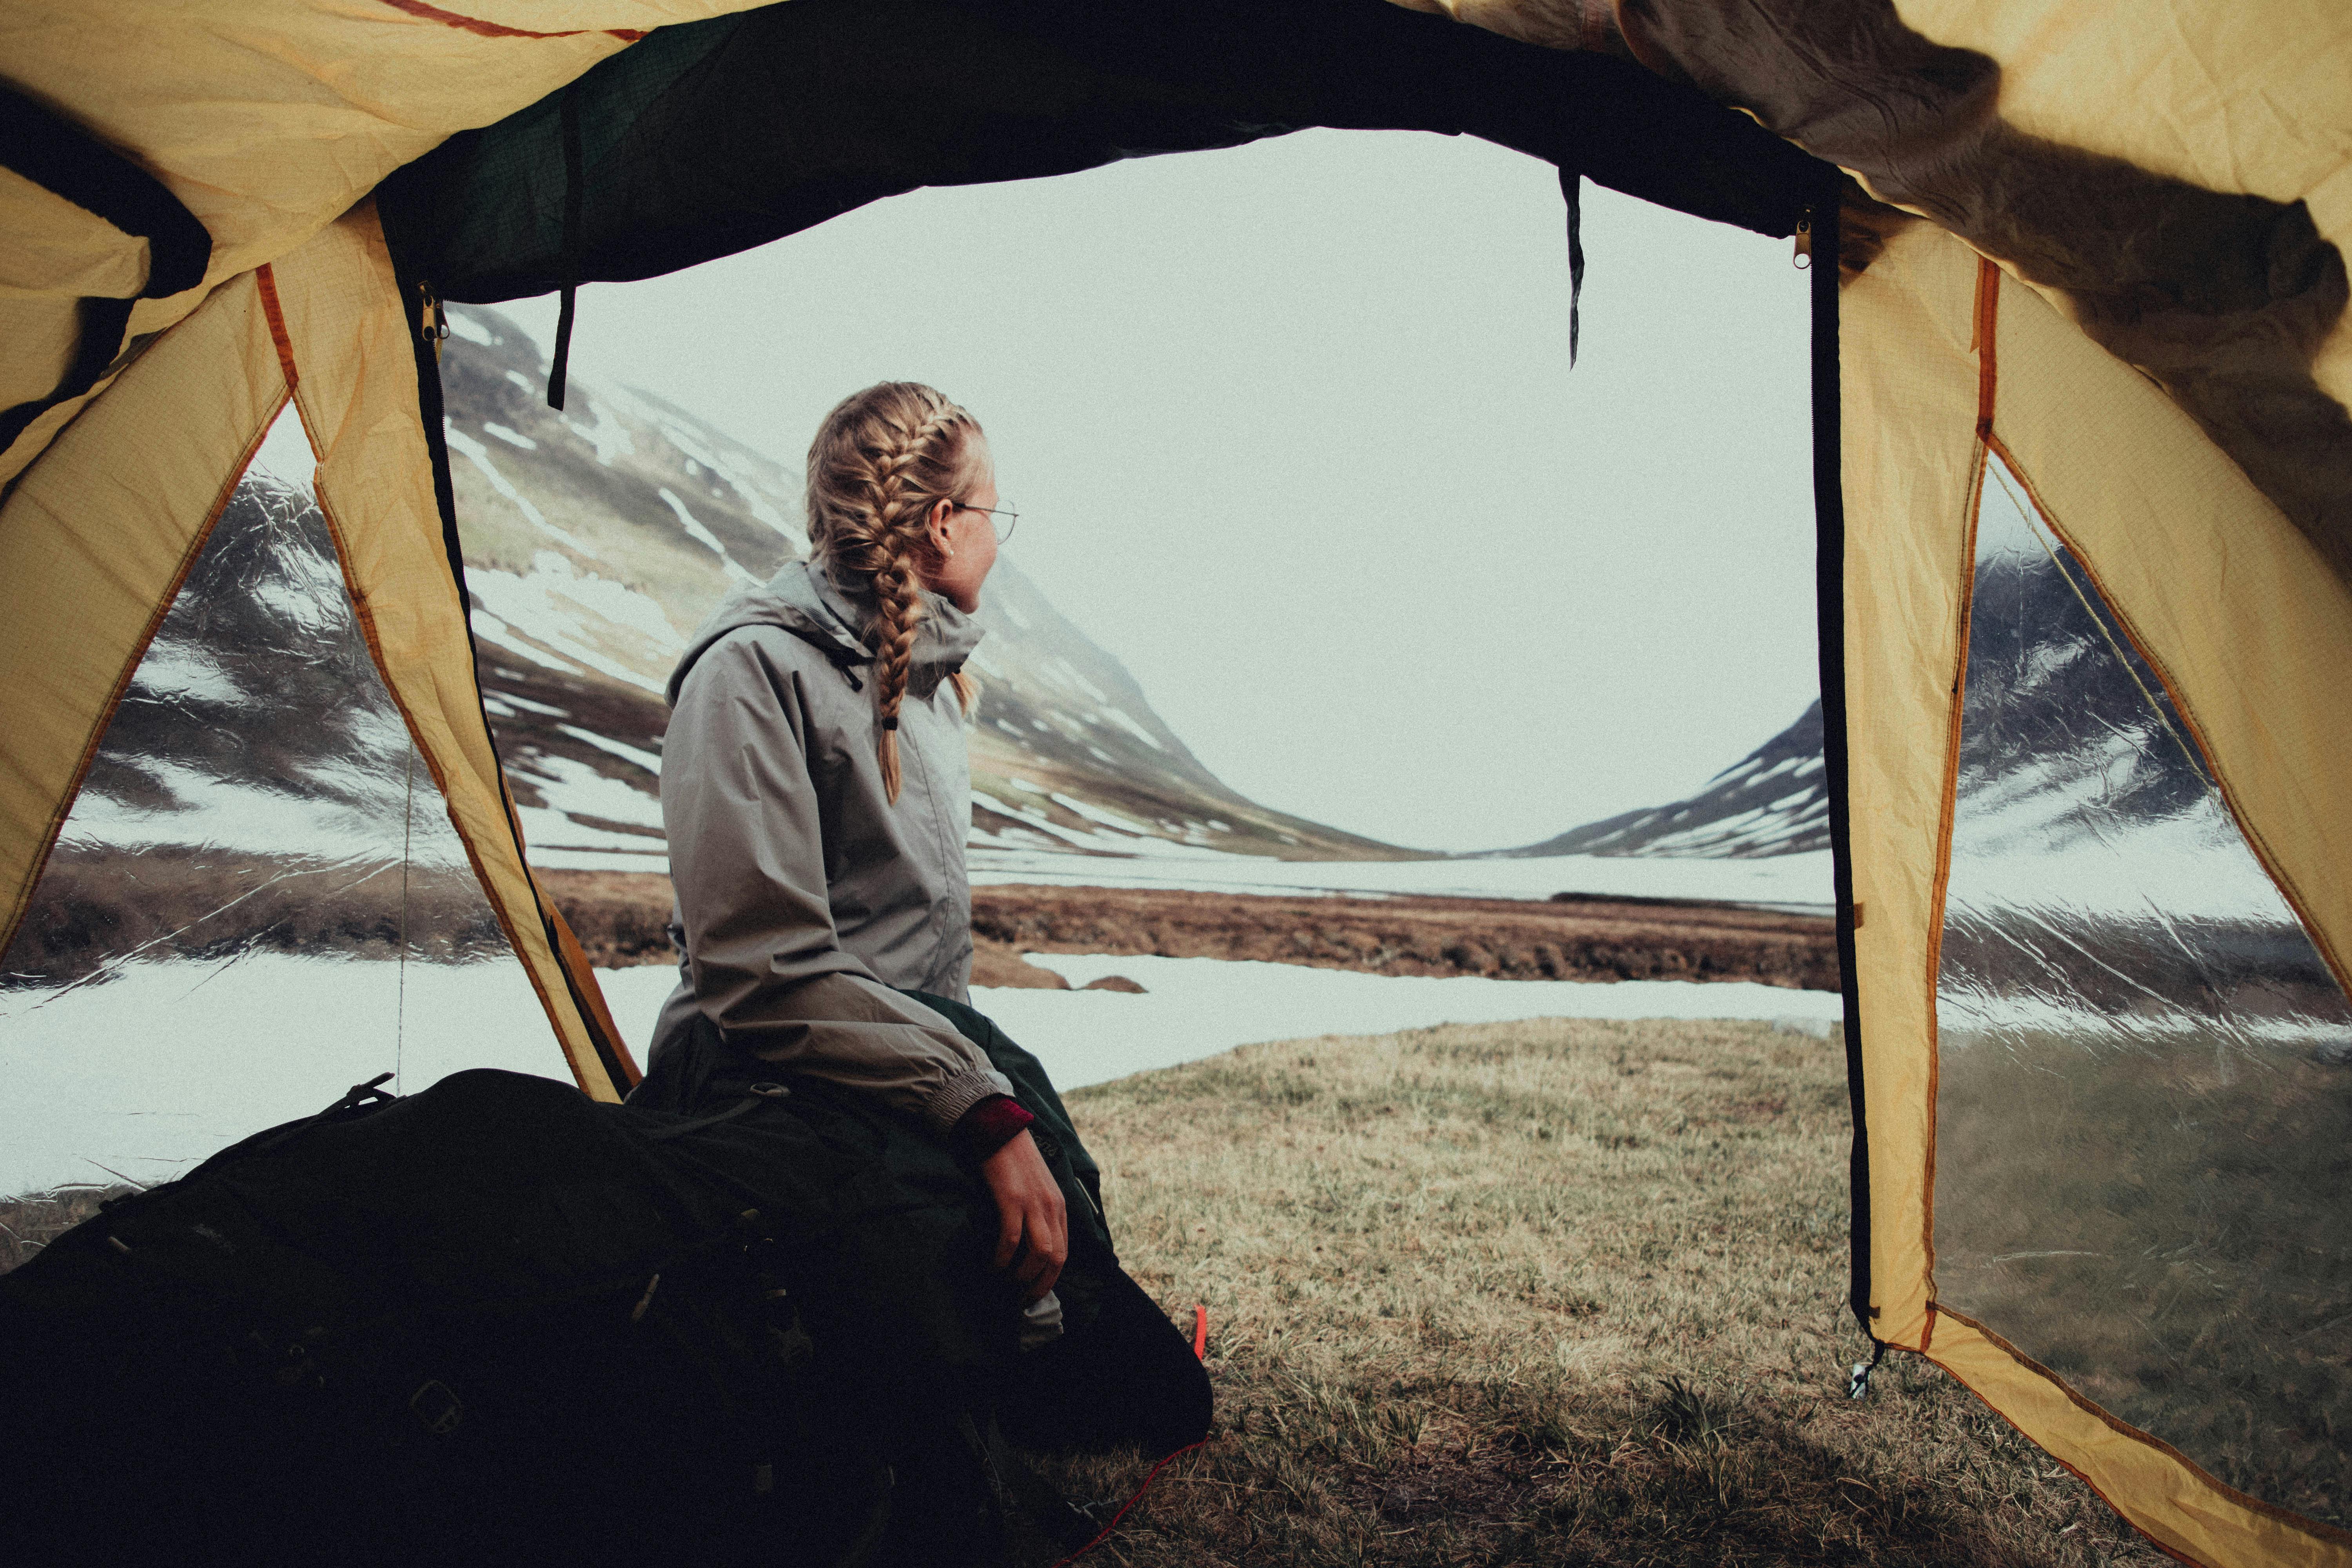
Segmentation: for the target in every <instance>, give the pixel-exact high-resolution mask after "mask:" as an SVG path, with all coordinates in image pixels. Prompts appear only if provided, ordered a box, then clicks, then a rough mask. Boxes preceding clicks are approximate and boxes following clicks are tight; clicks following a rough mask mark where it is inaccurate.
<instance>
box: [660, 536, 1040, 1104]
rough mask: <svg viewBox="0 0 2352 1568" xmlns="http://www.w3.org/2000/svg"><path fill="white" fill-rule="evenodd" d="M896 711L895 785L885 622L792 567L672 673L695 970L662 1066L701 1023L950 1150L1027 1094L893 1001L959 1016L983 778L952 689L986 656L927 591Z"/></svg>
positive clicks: (674, 805) (689, 973) (671, 768)
mask: <svg viewBox="0 0 2352 1568" xmlns="http://www.w3.org/2000/svg"><path fill="white" fill-rule="evenodd" d="M923 600H924V608H925V610H926V612H927V613H926V615H925V616H924V618H923V620H922V622H921V623H920V626H919V628H918V631H917V635H916V639H915V647H914V656H913V667H912V668H911V669H910V670H909V672H908V682H907V696H906V700H905V702H904V704H903V705H902V707H901V709H900V711H899V715H898V752H899V764H900V776H901V781H902V785H903V787H902V790H901V793H900V795H899V797H898V804H897V805H891V804H890V803H889V802H888V801H887V799H885V797H884V795H883V791H882V767H881V761H880V758H879V756H878V755H877V751H876V741H877V728H876V726H877V717H876V713H875V708H874V689H873V681H872V675H873V670H872V665H873V658H874V656H873V652H872V650H871V649H869V648H868V647H866V644H865V642H864V641H863V640H862V639H861V638H860V637H859V636H858V628H859V627H860V626H863V625H865V623H866V616H867V614H868V612H869V611H870V608H871V604H872V601H871V599H870V598H867V599H866V600H864V602H862V603H861V602H860V600H859V598H858V597H857V596H855V595H850V594H847V593H845V592H844V591H843V590H842V589H841V588H840V587H839V586H838V585H836V584H835V583H834V582H833V581H832V580H831V579H830V578H829V577H828V576H827V575H826V574H825V573H824V570H823V569H822V568H820V567H817V566H815V565H814V564H812V563H807V562H797V561H796V562H793V563H790V564H789V565H787V566H785V567H784V569H783V570H782V571H781V572H779V573H777V574H776V575H775V576H774V577H773V578H772V579H771V580H770V581H769V582H767V583H765V584H761V586H759V587H756V588H739V589H737V590H736V591H735V592H733V593H732V594H730V595H728V597H727V599H726V601H725V602H724V603H723V604H721V605H719V609H718V610H717V611H716V612H715V613H714V614H712V616H710V618H709V620H707V621H705V622H704V623H703V624H702V626H701V627H700V628H699V629H698V631H697V632H696V633H695V634H694V637H693V638H692V640H691V642H690V643H689V644H688V647H687V650H686V656H685V657H684V658H681V659H679V660H678V665H677V672H676V673H675V674H673V675H672V676H671V677H670V680H669V701H670V720H669V732H668V737H667V740H666V741H665V742H663V751H662V773H661V795H662V822H663V825H664V826H665V827H666V828H667V830H668V833H669V865H670V879H671V881H672V882H673V884H674V885H675V887H676V889H677V906H676V909H675V910H674V911H673V912H672V914H671V916H670V927H669V934H670V941H671V942H674V943H675V944H676V945H677V949H678V952H679V953H680V954H681V955H682V956H681V957H680V960H679V963H678V975H679V979H678V986H677V990H676V991H674V992H672V993H671V994H670V996H669V1000H668V1001H667V1002H666V1003H664V1004H663V1006H662V1013H661V1021H660V1023H659V1025H658V1026H656V1030H655V1034H654V1044H653V1055H654V1056H655V1057H656V1058H658V1057H659V1056H660V1055H661V1054H662V1053H663V1052H665V1051H667V1050H672V1049H676V1048H678V1047H679V1046H680V1043H681V1042H682V1041H683V1040H684V1039H685V1038H686V1037H688V1034H689V1033H690V1032H692V1031H693V1029H694V1028H695V1026H696V1020H697V1018H698V1017H699V1018H707V1019H709V1021H710V1023H711V1024H713V1025H715V1026H717V1028H718V1031H719V1037H720V1038H721V1039H723V1040H724V1041H725V1042H726V1043H727V1044H728V1045H729V1046H730V1047H736V1048H739V1049H741V1050H745V1051H748V1052H750V1053H751V1054H752V1055H753V1056H756V1057H758V1058H761V1059H762V1060H766V1061H772V1062H774V1063H776V1064H777V1065H778V1066H779V1067H781V1068H784V1069H785V1070H787V1071H790V1072H796V1073H807V1074H810V1075H813V1076H814V1077H818V1078H822V1079H829V1080H831V1081H833V1082H835V1083H839V1084H843V1085H845V1086H848V1087H851V1088H854V1089H860V1090H863V1091H866V1092H868V1093H872V1094H875V1095H877V1096H879V1097H880V1098H881V1099H882V1100H883V1101H884V1102H885V1103H887V1104H889V1105H891V1106H893V1107H894V1108H896V1109H898V1110H905V1111H908V1112H909V1113H910V1114H914V1115H917V1116H919V1117H921V1118H922V1119H923V1121H926V1122H928V1123H929V1125H930V1126H931V1127H932V1128H933V1129H934V1130H935V1131H938V1132H940V1133H941V1134H945V1133H946V1131H948V1130H949V1129H950V1128H951V1127H953V1126H954V1125H955V1123H956V1121H957V1120H958V1119H959V1118H960V1117H961V1116H962V1115H963V1113H964V1112H965V1111H967V1110H970V1109H971V1107H972V1106H973V1105H974V1104H975V1103H976V1102H978V1101H979V1100H982V1098H984V1097H985V1096H988V1095H991V1094H1006V1093H1010V1092H1011V1091H1012V1086H1011V1085H1010V1084H1009V1083H1007V1082H1006V1081H1005V1080H1004V1079H1003V1077H1002V1076H1001V1075H1000V1074H998V1073H997V1072H996V1071H994V1070H993V1069H992V1068H991V1067H990V1066H989V1064H988V1059H987V1058H985V1057H984V1056H982V1054H981V1053H980V1051H979V1050H978V1049H976V1048H975V1047H973V1046H972V1045H971V1043H970V1042H969V1041H967V1040H966V1039H965V1038H964V1037H962V1036H961V1035H960V1034H958V1033H957V1032H956V1031H955V1029H954V1027H953V1026H950V1024H949V1023H948V1022H947V1020H945V1019H944V1018H941V1017H940V1016H939V1015H938V1014H937V1013H934V1012H932V1011H931V1010H930V1009H929V1008H928V1007H925V1006H922V1005H919V1004H918V1003H915V1002H913V1001H910V1000H909V999H908V998H907V997H905V996H902V995H900V994H898V992H897V991H896V990H893V989H892V987H894V986H902V987H905V988H907V989H908V990H915V991H929V992H932V993H935V994H940V995H944V996H949V997H952V998H954V999H956V1000H958V1001H961V1000H964V999H965V997H966V996H967V994H968V987H969V985H970V983H971V885H970V883H969V882H968V881H967V880H966V879H965V874H964V862H963V846H964V837H965V835H966V834H967V832H968V831H969V830H970V828H971V760H970V756H969V753H968V752H967V750H966V742H965V736H964V727H963V713H962V709H961V705H960V704H959V703H958V702H957V700H956V696H955V690H954V688H953V686H952V685H951V684H950V682H949V680H948V679H947V678H948V677H949V676H950V675H951V674H953V673H954V672H955V671H956V670H957V669H959V668H961V667H962V665H963V661H964V658H965V657H966V656H967V655H969V654H970V653H971V649H972V647H973V646H974V645H975V644H977V643H978V642H979V641H980V636H981V628H980V626H979V625H978V623H977V622H976V621H975V620H973V618H972V617H971V616H967V615H965V614H964V613H963V612H961V610H958V609H957V608H956V607H955V606H954V605H950V604H949V603H948V602H947V601H946V600H944V599H941V598H940V597H938V596H937V595H931V594H928V593H927V594H925V595H924V596H923Z"/></svg>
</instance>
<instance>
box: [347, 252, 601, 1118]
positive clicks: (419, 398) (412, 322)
mask: <svg viewBox="0 0 2352 1568" xmlns="http://www.w3.org/2000/svg"><path fill="white" fill-rule="evenodd" d="M393 278H394V284H395V286H396V287H397V288H398V289H399V293H400V298H401V299H402V300H403V301H408V300H424V301H431V300H433V295H432V293H431V291H430V290H429V289H426V288H425V285H424V284H423V282H422V281H421V280H420V279H416V278H415V277H414V276H412V275H410V274H409V273H408V272H407V271H406V270H404V268H402V267H401V265H400V258H399V256H398V254H397V253H396V252H395V253H394V257H393ZM438 316H439V311H438V310H437V307H436V306H428V308H426V309H425V310H424V311H423V312H422V313H421V314H419V315H415V316H411V317H410V318H409V331H408V344H409V348H410V349H411V350H412V351H413V352H414V353H415V356H416V407H417V414H418V417H419V420H420V422H421V423H422V424H423V425H424V426H425V447H426V449H427V450H428V451H429V452H430V453H431V455H432V460H433V504H434V507H435V510H437V511H438V512H439V513H440V514H441V548H442V552H443V553H444V554H445V555H446V557H447V558H448V562H449V578H450V581H451V582H452V583H453V584H456V586H457V604H458V606H459V610H460V613H461V614H462V615H463V616H465V620H466V646H467V648H468V649H469V650H470V651H471V652H472V655H473V674H474V706H475V708H476V709H477V710H478V711H479V712H480V713H481V715H482V732H483V733H484V734H485V735H487V736H488V737H489V742H490V755H491V758H492V759H493V760H494V761H495V762H496V763H498V769H499V806H500V808H501V809H502V810H504V812H505V813H506V819H507V831H508V833H509V834H510V835H511V836H512V837H513V838H514V845H515V858H516V860H517V861H518V862H519V863H520V865H521V867H522V873H523V877H524V879H526V880H527V881H528V882H529V883H530V895H531V900H532V903H533V905H534V908H535V910H536V912H537V913H538V915H539V922H540V929H541V932H542V933H543V934H544V935H545V936H546V938H547V946H548V951H549V952H551V953H553V954H554V955H555V966H556V968H557V969H559V970H561V971H562V973H563V988H564V991H565V993H566V994H568V995H569V996H570V997H571V999H572V1011H573V1012H575V1013H576V1014H578V1015H579V1017H580V1026H581V1027H582V1028H583V1030H585V1031H586V1032H587V1035H588V1039H589V1043H590V1044H591V1045H592V1046H593V1047H594V1048H595V1051H596V1060H597V1063H598V1064H599V1065H600V1066H601V1067H602V1068H604V1076H605V1078H606V1079H607V1080H609V1081H610V1082H611V1083H612V1084H613V1086H614V1088H615V1089H618V1090H619V1091H620V1092H621V1093H623V1094H626V1093H627V1092H628V1091H629V1090H630V1089H633V1088H635V1086H636V1082H637V1078H638V1073H637V1070H636V1068H635V1066H634V1065H633V1064H632V1063H631V1061H630V1059H629V1054H628V1048H627V1047H626V1046H625V1044H624V1043H623V1042H621V1041H619V1040H616V1039H614V1038H613V1037H612V1036H611V1035H609V1034H608V1033H607V1032H606V1031H605V1028H604V1010H603V1008H601V1007H600V1006H597V1005H593V1004H592V1003H591V1002H590V1001H589V999H588V998H587V997H586V996H585V995H583V994H582V992H581V990H580V983H579V980H578V979H577V977H575V976H574V975H573V974H572V964H571V963H570V962H569V960H568V959H567V958H566V957H565V955H564V942H563V938H562V933H561V932H559V931H558V930H557V928H556V922H555V916H554V915H552V914H551V913H550V912H549V911H550V909H551V905H550V904H549V901H548V899H547V895H546V894H545V893H544V892H542V891H541V889H540V886H539V877H538V874H537V873H536V872H534V871H533V870H532V869H531V867H530V852H529V849H528V847H527V846H526V845H525V844H524V843H523V837H522V825H521V824H520V822H518V821H517V820H516V818H515V814H514V795H513V793H512V792H511V791H510V790H509V788H508V787H507V764H506V758H505V757H504V756H502V755H500V754H499V732H498V728H497V726H495V725H493V724H492V723H491V722H490V716H489V710H488V709H487V708H484V707H483V706H482V675H481V665H482V650H481V645H480V644H479V643H478V642H477V641H476V640H475V638H474V617H473V605H474V599H473V592H472V590H471V589H470V588H468V587H467V584H466V551H465V542H464V540H463V539H462V537H461V536H460V535H459V533H458V531H457V489H456V484H455V481H454V480H453V479H452V478H451V476H450V472H449V441H448V434H447V431H446V427H445V426H444V423H443V421H444V419H445V417H446V413H445V407H444V405H443V402H442V395H441V339H442V338H443V337H444V336H446V331H447V329H446V328H444V327H440V326H439V325H438V324H437V321H438Z"/></svg>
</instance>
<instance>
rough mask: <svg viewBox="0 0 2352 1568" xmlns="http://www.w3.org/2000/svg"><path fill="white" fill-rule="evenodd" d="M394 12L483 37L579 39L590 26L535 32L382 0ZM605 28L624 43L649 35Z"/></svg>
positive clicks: (405, 0)
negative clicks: (559, 31)
mask: <svg viewBox="0 0 2352 1568" xmlns="http://www.w3.org/2000/svg"><path fill="white" fill-rule="evenodd" d="M383 3H384V4H385V5H389V6H391V7H392V8H393V9H394V10H395V11H405V12H406V13H408V15H410V16H415V17H418V18H421V19H422V20H424V21H427V22H438V23H440V24H441V25H442V26H445V27H455V28H457V30H458V31H459V32H461V33H471V34H473V35H474V36H475V37H482V38H577V37H584V36H586V34H587V33H588V31H589V29H587V28H584V27H574V28H573V29H572V31H570V32H568V33H534V32H532V31H531V30H530V29H529V28H528V27H509V26H507V25H506V24H505V23H503V22H485V21H483V20H482V19H481V18H480V17H479V16H459V15H458V14H457V12H455V11H444V10H443V9H441V7H440V6H438V5H426V4H425V0H383ZM604 31H605V32H606V33H608V34H610V35H611V36H612V37H615V38H619V39H621V40H622V41H624V42H625V43H631V44H634V43H635V42H636V41H637V40H638V39H639V38H642V37H645V36H646V34H645V29H644V28H642V27H607V28H605V29H604Z"/></svg>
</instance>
